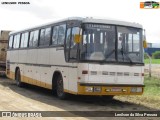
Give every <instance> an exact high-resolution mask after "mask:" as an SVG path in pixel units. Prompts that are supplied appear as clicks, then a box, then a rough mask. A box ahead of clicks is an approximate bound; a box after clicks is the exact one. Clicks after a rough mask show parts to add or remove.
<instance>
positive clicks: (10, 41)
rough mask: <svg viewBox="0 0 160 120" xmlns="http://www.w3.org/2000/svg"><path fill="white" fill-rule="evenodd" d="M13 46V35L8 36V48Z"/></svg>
mask: <svg viewBox="0 0 160 120" xmlns="http://www.w3.org/2000/svg"><path fill="white" fill-rule="evenodd" d="M12 46H13V36H10V37H9V49H12Z"/></svg>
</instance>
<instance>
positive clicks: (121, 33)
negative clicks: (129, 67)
mask: <svg viewBox="0 0 160 120" xmlns="http://www.w3.org/2000/svg"><path fill="white" fill-rule="evenodd" d="M82 36H83V40H82V43H81V44H80V60H90V61H100V62H128V63H142V62H143V56H142V30H141V29H139V28H131V27H120V26H114V25H102V24H85V25H84V28H83V35H82Z"/></svg>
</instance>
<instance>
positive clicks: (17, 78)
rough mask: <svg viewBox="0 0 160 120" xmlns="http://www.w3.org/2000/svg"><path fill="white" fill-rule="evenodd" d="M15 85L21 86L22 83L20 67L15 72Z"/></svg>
mask: <svg viewBox="0 0 160 120" xmlns="http://www.w3.org/2000/svg"><path fill="white" fill-rule="evenodd" d="M16 85H17V86H18V87H23V83H22V82H21V74H20V69H18V70H17V72H16Z"/></svg>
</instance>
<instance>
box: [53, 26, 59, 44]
mask: <svg viewBox="0 0 160 120" xmlns="http://www.w3.org/2000/svg"><path fill="white" fill-rule="evenodd" d="M58 29H59V26H55V27H53V33H52V45H57V44H58V42H57V39H58Z"/></svg>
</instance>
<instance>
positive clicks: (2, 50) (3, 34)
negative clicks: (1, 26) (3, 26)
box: [0, 30, 10, 75]
mask: <svg viewBox="0 0 160 120" xmlns="http://www.w3.org/2000/svg"><path fill="white" fill-rule="evenodd" d="M9 32H10V31H5V30H1V31H0V75H5V71H6V53H7V46H8V37H9Z"/></svg>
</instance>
